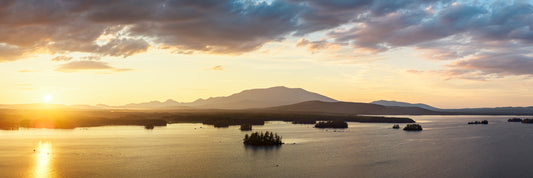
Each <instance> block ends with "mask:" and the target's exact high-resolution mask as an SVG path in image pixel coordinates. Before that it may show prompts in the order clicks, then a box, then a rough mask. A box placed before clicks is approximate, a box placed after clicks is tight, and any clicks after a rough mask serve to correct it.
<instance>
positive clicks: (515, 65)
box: [448, 53, 533, 79]
mask: <svg viewBox="0 0 533 178" xmlns="http://www.w3.org/2000/svg"><path fill="white" fill-rule="evenodd" d="M448 67H449V68H451V69H450V70H449V71H455V72H453V73H450V74H449V76H450V77H451V78H454V77H457V76H464V75H465V74H472V75H478V76H477V77H476V78H483V79H490V78H494V77H503V76H506V75H524V76H533V70H531V69H533V57H532V56H524V55H520V54H508V53H503V54H499V53H496V54H483V55H480V56H476V57H474V58H469V59H465V60H460V61H456V62H454V63H452V64H451V65H449V66H448Z"/></svg>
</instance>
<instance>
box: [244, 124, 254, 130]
mask: <svg viewBox="0 0 533 178" xmlns="http://www.w3.org/2000/svg"><path fill="white" fill-rule="evenodd" d="M250 130H252V124H241V131H250Z"/></svg>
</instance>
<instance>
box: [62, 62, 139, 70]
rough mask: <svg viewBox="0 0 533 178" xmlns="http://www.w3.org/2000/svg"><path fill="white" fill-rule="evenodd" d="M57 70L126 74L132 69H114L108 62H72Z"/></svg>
mask: <svg viewBox="0 0 533 178" xmlns="http://www.w3.org/2000/svg"><path fill="white" fill-rule="evenodd" d="M55 70H56V71H59V72H78V71H88V70H106V71H113V72H124V71H130V70H132V69H119V68H114V67H112V66H110V65H109V64H108V63H106V62H100V61H72V62H69V63H66V64H62V65H60V66H59V67H58V68H56V69H55Z"/></svg>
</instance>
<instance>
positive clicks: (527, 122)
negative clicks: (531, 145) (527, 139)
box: [522, 119, 533, 124]
mask: <svg viewBox="0 0 533 178" xmlns="http://www.w3.org/2000/svg"><path fill="white" fill-rule="evenodd" d="M522 124H533V119H524V120H522Z"/></svg>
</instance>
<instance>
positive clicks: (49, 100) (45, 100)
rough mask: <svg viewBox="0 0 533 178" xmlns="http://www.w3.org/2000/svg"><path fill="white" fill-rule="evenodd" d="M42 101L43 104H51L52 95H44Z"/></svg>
mask: <svg viewBox="0 0 533 178" xmlns="http://www.w3.org/2000/svg"><path fill="white" fill-rule="evenodd" d="M43 100H44V102H47V103H49V102H51V101H52V95H49V94H46V95H44V97H43Z"/></svg>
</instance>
